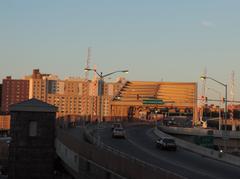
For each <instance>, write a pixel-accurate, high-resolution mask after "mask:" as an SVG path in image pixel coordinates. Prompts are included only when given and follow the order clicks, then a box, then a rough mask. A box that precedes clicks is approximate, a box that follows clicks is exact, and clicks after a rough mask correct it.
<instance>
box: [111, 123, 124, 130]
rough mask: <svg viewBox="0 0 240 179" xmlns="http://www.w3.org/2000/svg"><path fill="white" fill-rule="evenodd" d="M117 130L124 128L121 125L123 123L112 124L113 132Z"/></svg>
mask: <svg viewBox="0 0 240 179" xmlns="http://www.w3.org/2000/svg"><path fill="white" fill-rule="evenodd" d="M115 128H122V124H121V123H113V124H112V131H113V130H114V129H115Z"/></svg>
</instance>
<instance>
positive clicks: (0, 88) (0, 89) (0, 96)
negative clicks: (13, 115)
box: [0, 84, 2, 114]
mask: <svg viewBox="0 0 240 179" xmlns="http://www.w3.org/2000/svg"><path fill="white" fill-rule="evenodd" d="M1 113H2V84H0V114H1Z"/></svg>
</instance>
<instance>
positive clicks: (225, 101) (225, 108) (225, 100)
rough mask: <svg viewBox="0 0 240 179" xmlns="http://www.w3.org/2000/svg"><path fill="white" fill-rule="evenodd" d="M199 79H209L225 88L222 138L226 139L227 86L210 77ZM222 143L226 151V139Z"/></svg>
mask: <svg viewBox="0 0 240 179" xmlns="http://www.w3.org/2000/svg"><path fill="white" fill-rule="evenodd" d="M200 78H201V79H202V80H206V79H210V80H212V81H215V82H216V83H218V84H220V85H222V86H224V88H225V99H224V103H225V107H224V119H225V126H224V132H225V136H224V137H227V136H226V134H227V84H224V83H222V82H220V81H218V80H216V79H214V78H212V77H209V76H201V77H200ZM224 141H225V142H224V149H225V151H226V149H227V148H226V138H225V139H224Z"/></svg>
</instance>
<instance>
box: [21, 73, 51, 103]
mask: <svg viewBox="0 0 240 179" xmlns="http://www.w3.org/2000/svg"><path fill="white" fill-rule="evenodd" d="M48 77H50V74H42V73H40V71H39V69H34V70H33V73H32V75H30V76H26V77H25V79H26V80H29V99H31V98H36V99H39V100H41V101H44V102H46V101H47V93H48V89H47V87H48Z"/></svg>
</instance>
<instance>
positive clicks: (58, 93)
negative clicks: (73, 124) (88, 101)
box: [47, 77, 85, 117]
mask: <svg viewBox="0 0 240 179" xmlns="http://www.w3.org/2000/svg"><path fill="white" fill-rule="evenodd" d="M84 83H85V82H84V80H83V79H81V78H71V77H70V78H67V79H65V80H56V81H55V82H52V84H54V86H55V87H54V88H52V89H54V90H52V93H48V95H47V102H48V103H50V104H53V105H55V106H57V107H58V113H57V116H58V117H62V116H82V115H84V114H83V112H82V97H83V86H84ZM48 89H49V88H48Z"/></svg>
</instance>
